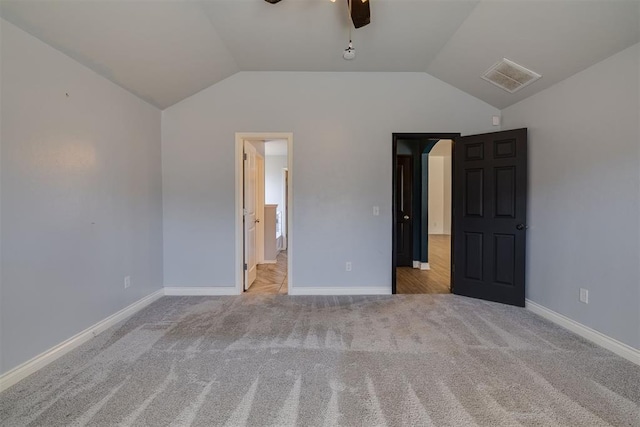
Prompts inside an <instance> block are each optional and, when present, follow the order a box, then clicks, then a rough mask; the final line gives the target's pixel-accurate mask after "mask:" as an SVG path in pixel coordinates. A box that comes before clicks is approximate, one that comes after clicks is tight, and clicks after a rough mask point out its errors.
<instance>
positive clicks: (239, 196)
mask: <svg viewBox="0 0 640 427" xmlns="http://www.w3.org/2000/svg"><path fill="white" fill-rule="evenodd" d="M270 139H284V140H286V141H287V169H288V170H289V185H288V197H287V205H288V209H289V215H288V217H287V232H288V244H287V249H288V254H287V259H288V260H287V283H288V289H289V294H291V289H292V288H293V277H292V274H291V273H292V268H291V266H292V265H293V256H292V255H293V254H292V252H293V250H292V249H293V227H292V223H293V133H292V132H236V134H235V140H236V142H235V163H236V167H235V169H236V173H235V186H236V188H235V204H236V208H235V223H236V225H235V228H236V233H235V234H236V238H235V240H236V241H235V271H236V274H235V276H236V283H235V291H236V294H238V295H240V294H242V293H243V292H244V291H243V289H244V224H243V211H242V209H243V208H242V206H243V200H244V185H243V184H244V173H243V172H244V159H243V153H244V141H264V140H270Z"/></svg>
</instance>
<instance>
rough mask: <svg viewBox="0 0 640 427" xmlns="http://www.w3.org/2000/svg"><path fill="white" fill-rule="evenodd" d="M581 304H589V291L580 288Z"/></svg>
mask: <svg viewBox="0 0 640 427" xmlns="http://www.w3.org/2000/svg"><path fill="white" fill-rule="evenodd" d="M580 302H583V303H585V304H589V290H588V289H583V288H580Z"/></svg>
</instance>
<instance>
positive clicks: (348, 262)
mask: <svg viewBox="0 0 640 427" xmlns="http://www.w3.org/2000/svg"><path fill="white" fill-rule="evenodd" d="M344 269H345V270H346V271H351V261H347V264H346V265H345V268H344Z"/></svg>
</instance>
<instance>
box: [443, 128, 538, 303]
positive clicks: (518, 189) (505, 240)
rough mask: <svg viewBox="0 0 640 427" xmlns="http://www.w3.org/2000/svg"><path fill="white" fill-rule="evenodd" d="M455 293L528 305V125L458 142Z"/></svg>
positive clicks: (474, 136) (454, 254) (455, 191)
mask: <svg viewBox="0 0 640 427" xmlns="http://www.w3.org/2000/svg"><path fill="white" fill-rule="evenodd" d="M454 157H455V159H454V169H455V170H454V190H453V199H454V207H453V211H454V217H453V225H454V229H453V233H454V242H453V274H452V276H453V293H455V294H459V295H465V296H469V297H474V298H481V299H485V300H489V301H496V302H501V303H505V304H511V305H517V306H522V307H524V299H525V283H524V273H525V239H526V215H527V130H526V129H517V130H510V131H504V132H495V133H488V134H483V135H472V136H465V137H460V138H457V139H456V140H455V146H454Z"/></svg>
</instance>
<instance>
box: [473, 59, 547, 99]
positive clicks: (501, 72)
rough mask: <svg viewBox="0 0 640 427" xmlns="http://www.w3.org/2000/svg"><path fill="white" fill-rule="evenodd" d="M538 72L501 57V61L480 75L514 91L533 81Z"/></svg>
mask: <svg viewBox="0 0 640 427" xmlns="http://www.w3.org/2000/svg"><path fill="white" fill-rule="evenodd" d="M540 77H542V76H541V75H540V74H538V73H535V72H533V71H531V70H529V69H527V68H525V67H523V66H522V65H518V64H516V63H515V62H513V61H509V60H508V59H506V58H503V59H502V60H501V61H499V62H498V63H496V64H495V65H493V66H492V67H491V68H489V69H488V70H487V71H486V72H485V73H484V75H483V76H482V78H483V79H485V80H486V81H488V82H491V83H493V84H494V85H496V86H498V87H499V88H501V89H504V90H506V91H507V92H509V93H514V92H517V91H519V90H520V89H522V88H523V87H525V86H527V85H529V84H531V83H533V82H535V81H536V80H538V79H539V78H540Z"/></svg>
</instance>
